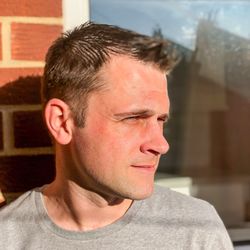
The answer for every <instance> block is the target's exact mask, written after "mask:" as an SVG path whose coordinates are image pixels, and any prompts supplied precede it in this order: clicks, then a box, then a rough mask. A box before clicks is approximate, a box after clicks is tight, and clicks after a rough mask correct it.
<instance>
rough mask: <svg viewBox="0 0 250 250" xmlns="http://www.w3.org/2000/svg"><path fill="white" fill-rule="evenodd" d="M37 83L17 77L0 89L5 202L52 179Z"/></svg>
mask: <svg viewBox="0 0 250 250" xmlns="http://www.w3.org/2000/svg"><path fill="white" fill-rule="evenodd" d="M40 81H41V77H40V76H27V77H20V78H18V79H17V80H15V81H13V82H9V83H7V84H5V85H4V86H3V87H1V88H0V190H1V191H2V192H3V193H4V195H5V197H6V198H7V199H8V196H10V195H11V194H12V196H13V193H18V194H20V193H22V192H25V191H27V190H29V189H32V188H34V187H37V186H41V185H44V184H46V183H49V182H51V181H52V180H53V179H54V175H55V169H54V156H53V153H52V148H51V141H50V138H49V135H48V133H47V130H46V128H45V125H44V123H43V119H42V113H41V99H40Z"/></svg>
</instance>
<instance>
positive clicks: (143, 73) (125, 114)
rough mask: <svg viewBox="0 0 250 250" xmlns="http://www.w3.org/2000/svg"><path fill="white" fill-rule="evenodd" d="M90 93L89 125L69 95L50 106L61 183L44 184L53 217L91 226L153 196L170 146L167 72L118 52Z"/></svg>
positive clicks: (71, 226)
mask: <svg viewBox="0 0 250 250" xmlns="http://www.w3.org/2000/svg"><path fill="white" fill-rule="evenodd" d="M100 79H101V80H102V81H103V82H105V84H106V85H107V87H105V89H104V90H102V91H96V92H93V93H91V95H90V96H89V99H88V108H87V111H86V124H85V127H84V128H79V127H76V126H75V125H74V122H73V120H72V116H71V115H70V110H69V108H68V106H67V104H65V103H64V102H63V101H61V100H59V99H52V100H50V101H49V102H48V104H47V107H46V109H45V120H46V122H47V126H48V128H49V130H50V132H51V134H52V136H53V137H54V138H55V141H56V147H55V148H56V156H57V157H56V168H57V175H56V179H55V181H54V182H53V183H52V184H50V185H48V186H47V187H46V188H45V189H44V190H43V197H44V203H45V206H46V209H47V211H48V215H49V217H50V218H51V219H52V221H54V223H55V224H57V225H58V226H59V227H61V228H64V229H67V230H75V231H88V230H93V229H97V228H100V227H103V226H105V225H108V224H111V223H113V222H114V221H116V220H118V219H119V218H121V217H122V216H123V215H124V214H125V213H126V211H127V210H128V208H129V207H130V206H131V204H132V202H133V200H140V199H145V198H147V197H149V196H150V195H151V194H152V192H153V187H154V175H155V172H156V170H157V167H158V163H159V159H160V156H161V155H162V154H165V153H166V152H167V151H168V149H169V145H168V143H167V141H166V139H165V138H164V137H163V124H164V122H166V121H167V120H168V117H169V98H168V93H167V86H166V76H165V74H164V73H163V72H161V71H160V70H159V69H158V68H156V66H154V65H151V64H145V63H142V62H140V61H137V60H135V59H132V58H129V57H127V56H112V57H111V60H110V61H109V62H108V63H107V64H106V65H104V66H103V67H102V69H101V72H100Z"/></svg>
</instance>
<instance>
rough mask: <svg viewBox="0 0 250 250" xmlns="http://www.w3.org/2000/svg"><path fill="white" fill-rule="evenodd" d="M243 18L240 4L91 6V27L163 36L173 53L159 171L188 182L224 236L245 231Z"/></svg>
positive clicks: (248, 141) (246, 64) (144, 1)
mask: <svg viewBox="0 0 250 250" xmlns="http://www.w3.org/2000/svg"><path fill="white" fill-rule="evenodd" d="M249 13H250V2H249V1H241V0H239V1H236V0H235V1H233V0H232V1H230V0H228V1H225V0H224V1H216V0H211V1H208V0H207V1H204V0H203V1H198V0H189V1H188V0H186V1H183V0H179V1H170V0H169V1H168V0H155V1H153V0H133V1H132V0H106V1H98V0H91V1H90V18H91V20H93V21H96V22H100V23H109V24H115V25H119V26H121V27H124V28H129V29H133V30H136V31H138V32H141V33H144V34H147V35H155V36H156V35H157V36H162V37H164V38H166V39H169V40H171V41H172V42H173V43H174V44H175V45H176V46H177V48H178V49H179V51H180V53H181V55H182V59H181V61H180V63H179V65H178V66H177V67H176V68H175V70H174V71H173V72H172V74H171V75H170V76H169V79H168V81H169V85H168V88H169V94H170V99H171V103H172V104H171V105H172V110H171V116H172V118H171V120H170V122H169V124H168V126H167V127H166V128H165V135H166V137H167V139H168V141H169V143H170V147H171V150H170V152H169V153H168V154H167V155H166V156H163V157H162V160H161V163H160V166H159V170H158V171H159V173H167V174H170V175H174V176H179V177H181V176H182V177H190V178H191V180H192V190H191V193H192V195H194V196H196V197H200V198H202V199H205V200H208V201H209V202H210V203H212V204H213V205H214V206H215V207H216V209H217V211H218V212H219V214H220V216H221V217H222V219H223V221H224V223H225V224H226V226H227V227H228V228H229V229H230V230H231V232H233V229H235V228H238V229H239V228H247V227H248V225H250V224H249V222H250V198H249V197H250V195H249V194H250V190H249V187H250V135H249V130H250V30H249V23H250V15H249ZM238 229H237V230H238ZM232 237H234V236H232ZM247 237H249V238H248V240H249V239H250V233H249V232H248V236H247Z"/></svg>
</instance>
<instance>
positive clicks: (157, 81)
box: [99, 56, 167, 94]
mask: <svg viewBox="0 0 250 250" xmlns="http://www.w3.org/2000/svg"><path fill="white" fill-rule="evenodd" d="M99 76H100V79H101V81H102V82H103V83H104V85H105V88H106V89H107V90H111V89H112V90H119V89H120V90H122V91H125V90H128V91H131V90H133V91H135V90H136V89H139V88H140V89H141V90H143V89H144V90H147V89H149V88H150V90H152V91H154V90H155V91H163V92H166V91H167V84H166V76H165V74H164V73H163V72H162V71H160V69H159V68H157V66H155V65H153V64H151V63H144V62H142V61H138V60H136V59H134V58H131V57H128V56H111V59H110V60H109V61H108V63H106V64H105V65H104V66H103V67H102V69H101V70H100V74H99ZM132 93H133V92H130V94H132Z"/></svg>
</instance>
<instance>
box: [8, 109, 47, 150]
mask: <svg viewBox="0 0 250 250" xmlns="http://www.w3.org/2000/svg"><path fill="white" fill-rule="evenodd" d="M13 123H14V136H15V147H16V148H24V147H46V146H51V140H50V137H49V135H48V132H47V129H46V127H45V124H44V122H43V119H42V112H41V111H19V112H14V113H13Z"/></svg>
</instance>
